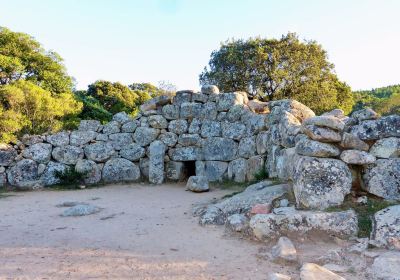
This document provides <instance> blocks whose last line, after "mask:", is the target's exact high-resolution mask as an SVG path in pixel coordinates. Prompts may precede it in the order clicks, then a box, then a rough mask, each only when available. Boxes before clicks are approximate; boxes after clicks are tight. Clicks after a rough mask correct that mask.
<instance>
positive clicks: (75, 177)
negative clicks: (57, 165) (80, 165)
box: [54, 168, 87, 188]
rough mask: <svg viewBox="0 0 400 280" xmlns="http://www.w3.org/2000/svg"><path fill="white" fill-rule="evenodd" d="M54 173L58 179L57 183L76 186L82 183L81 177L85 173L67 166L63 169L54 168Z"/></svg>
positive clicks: (83, 176) (82, 177)
mask: <svg viewBox="0 0 400 280" xmlns="http://www.w3.org/2000/svg"><path fill="white" fill-rule="evenodd" d="M54 175H55V177H56V178H57V179H59V180H60V183H59V185H61V186H69V187H73V188H76V187H78V185H79V184H82V183H83V179H84V178H85V176H86V175H87V173H80V172H77V171H76V170H75V168H67V169H66V170H65V171H58V170H56V171H55V172H54Z"/></svg>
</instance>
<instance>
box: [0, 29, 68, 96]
mask: <svg viewBox="0 0 400 280" xmlns="http://www.w3.org/2000/svg"><path fill="white" fill-rule="evenodd" d="M62 62H63V60H62V58H61V57H60V56H59V55H58V54H57V53H56V52H53V51H45V50H44V49H43V48H42V46H41V45H40V43H39V42H37V41H36V40H35V39H34V38H33V37H31V36H29V35H27V34H25V33H19V32H12V31H11V30H9V29H7V28H5V27H0V85H7V84H10V83H12V82H14V81H18V80H21V79H23V80H27V81H30V82H32V83H34V84H36V85H38V86H40V87H42V88H43V89H45V90H48V91H50V92H51V93H52V95H56V94H61V93H65V92H71V90H72V87H73V81H72V78H71V77H70V76H68V75H67V71H66V69H65V66H64V65H63V64H62Z"/></svg>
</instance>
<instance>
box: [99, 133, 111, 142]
mask: <svg viewBox="0 0 400 280" xmlns="http://www.w3.org/2000/svg"><path fill="white" fill-rule="evenodd" d="M108 140H109V138H108V134H102V133H99V134H97V136H96V142H97V141H99V142H100V141H102V142H107V141H108Z"/></svg>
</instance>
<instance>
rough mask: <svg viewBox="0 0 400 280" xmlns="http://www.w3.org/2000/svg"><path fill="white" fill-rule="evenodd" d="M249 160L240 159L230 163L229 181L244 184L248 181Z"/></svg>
mask: <svg viewBox="0 0 400 280" xmlns="http://www.w3.org/2000/svg"><path fill="white" fill-rule="evenodd" d="M246 172H247V160H246V159H244V158H238V159H235V160H232V161H231V162H229V165H228V179H229V180H232V181H234V182H238V183H243V182H245V181H246Z"/></svg>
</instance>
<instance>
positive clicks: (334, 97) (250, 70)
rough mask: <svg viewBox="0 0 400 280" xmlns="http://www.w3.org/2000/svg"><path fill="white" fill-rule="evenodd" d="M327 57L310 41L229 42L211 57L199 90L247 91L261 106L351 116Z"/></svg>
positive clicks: (344, 88) (290, 37)
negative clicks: (286, 104)
mask: <svg viewBox="0 0 400 280" xmlns="http://www.w3.org/2000/svg"><path fill="white" fill-rule="evenodd" d="M333 70H334V66H333V64H332V63H330V62H329V61H328V59H327V53H326V51H325V50H323V49H322V47H321V46H320V45H319V44H317V43H316V42H315V41H305V42H301V41H300V40H299V39H298V37H297V35H296V34H294V33H288V34H287V35H284V36H282V38H281V39H279V40H277V39H261V38H254V39H253V38H251V39H248V40H231V41H227V42H225V43H223V44H222V45H221V47H220V49H219V50H216V51H213V52H212V54H211V59H210V61H209V68H207V67H206V68H204V71H203V72H202V73H201V74H200V84H216V85H217V86H218V87H219V88H220V89H221V90H222V91H228V92H229V91H247V92H249V94H250V96H251V97H257V98H259V99H261V100H265V101H267V100H276V99H284V98H292V99H296V100H298V101H300V102H302V103H304V104H306V105H307V106H309V107H310V108H312V109H313V110H315V111H316V112H317V113H321V112H323V111H326V110H330V109H334V108H342V109H344V110H345V111H346V112H349V111H350V110H351V106H352V103H353V101H352V95H351V91H350V87H349V86H348V85H346V84H345V83H343V82H341V81H339V80H338V78H337V76H336V75H335V73H334V72H333Z"/></svg>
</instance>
